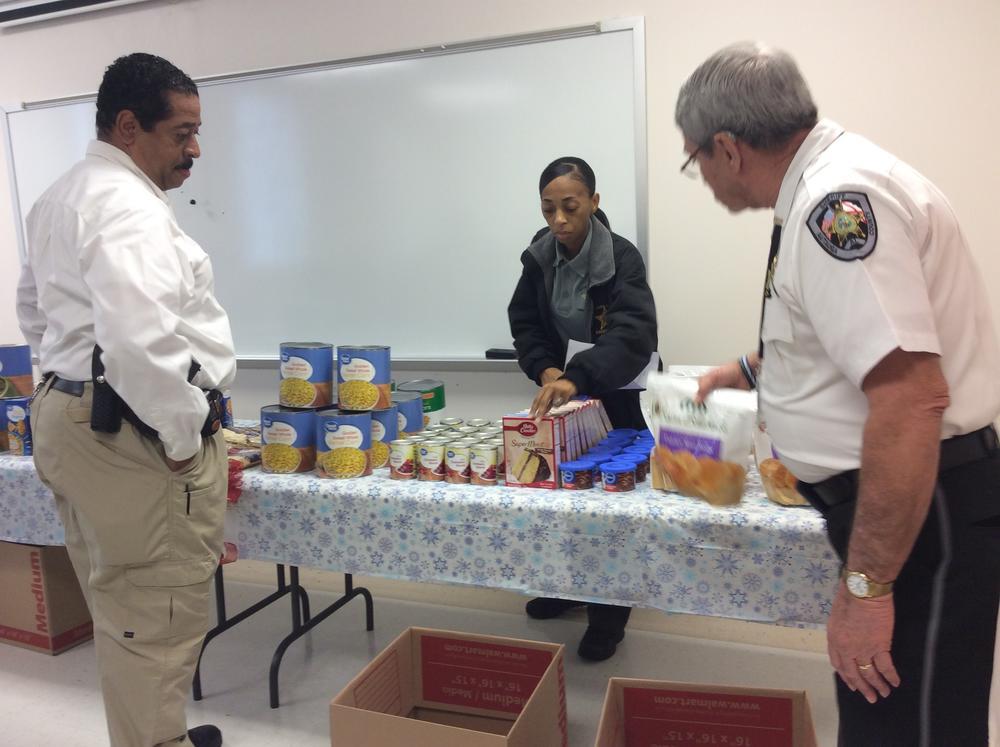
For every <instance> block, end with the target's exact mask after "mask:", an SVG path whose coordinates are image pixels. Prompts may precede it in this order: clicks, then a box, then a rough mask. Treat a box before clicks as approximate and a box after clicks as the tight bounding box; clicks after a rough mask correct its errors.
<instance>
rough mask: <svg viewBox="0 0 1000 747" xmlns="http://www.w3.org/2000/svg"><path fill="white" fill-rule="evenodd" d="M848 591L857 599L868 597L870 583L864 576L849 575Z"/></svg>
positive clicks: (847, 580)
mask: <svg viewBox="0 0 1000 747" xmlns="http://www.w3.org/2000/svg"><path fill="white" fill-rule="evenodd" d="M846 582H847V590H848V591H849V592H851V594H853V595H854V596H856V597H864V596H868V581H867V580H866V579H865V577H864V576H862V575H860V574H856V573H849V574H848V575H847V579H846Z"/></svg>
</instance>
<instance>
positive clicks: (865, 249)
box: [806, 192, 878, 262]
mask: <svg viewBox="0 0 1000 747" xmlns="http://www.w3.org/2000/svg"><path fill="white" fill-rule="evenodd" d="M806 225H807V226H809V231H810V232H811V233H812V235H813V237H815V239H816V241H817V242H819V245H820V246H821V247H823V251H825V252H826V253H827V254H829V255H830V256H831V257H834V258H836V259H839V260H843V261H844V262H850V261H851V260H855V259H864V258H865V257H867V256H868V255H869V254H871V253H872V252H873V251H875V242H876V240H877V239H878V232H877V230H876V226H875V214H874V213H873V212H872V206H871V203H870V202H869V201H868V195H866V194H865V193H864V192H831V193H830V194H828V195H827V196H826V197H824V198H823V199H822V200H820V202H819V204H818V205H817V206H816V207H815V208H814V209H813V211H812V212H811V213H810V214H809V218H808V219H807V220H806Z"/></svg>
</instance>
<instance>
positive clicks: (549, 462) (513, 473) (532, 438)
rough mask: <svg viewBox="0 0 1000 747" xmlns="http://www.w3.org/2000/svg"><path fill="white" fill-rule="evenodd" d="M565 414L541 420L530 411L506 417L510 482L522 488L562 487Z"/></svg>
mask: <svg viewBox="0 0 1000 747" xmlns="http://www.w3.org/2000/svg"><path fill="white" fill-rule="evenodd" d="M561 431H562V418H560V417H553V416H551V415H546V416H545V417H544V418H542V419H541V421H540V422H537V423H536V422H535V419H534V418H532V417H529V416H528V413H527V411H525V412H520V413H516V414H514V415H505V416H504V418H503V451H504V459H505V461H506V463H507V473H506V475H507V479H506V482H507V484H508V485H511V486H513V487H521V488H549V489H554V488H557V487H559V464H560V462H561V461H562V459H564V457H563V456H562V450H563V444H562V438H561V436H562V432H561Z"/></svg>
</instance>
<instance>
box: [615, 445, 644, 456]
mask: <svg viewBox="0 0 1000 747" xmlns="http://www.w3.org/2000/svg"><path fill="white" fill-rule="evenodd" d="M649 449H650V447H649V446H643V445H641V444H639V445H636V446H626V447H625V449H624V451H622V453H623V454H636V455H640V454H641V455H642V456H647V457H648V456H649Z"/></svg>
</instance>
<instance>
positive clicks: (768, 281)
mask: <svg viewBox="0 0 1000 747" xmlns="http://www.w3.org/2000/svg"><path fill="white" fill-rule="evenodd" d="M780 244H781V224H780V223H775V224H774V230H773V231H771V249H770V251H769V252H768V253H767V272H766V273H765V274H764V293H763V295H762V296H761V299H760V333H759V334H758V336H757V341H758V342H757V355H758V356H759V357H760V359H761V360H764V305H765V304H766V303H767V299H769V298H770V297H771V288H772V286H773V283H774V268H775V267H776V265H777V264H778V246H779V245H780Z"/></svg>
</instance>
